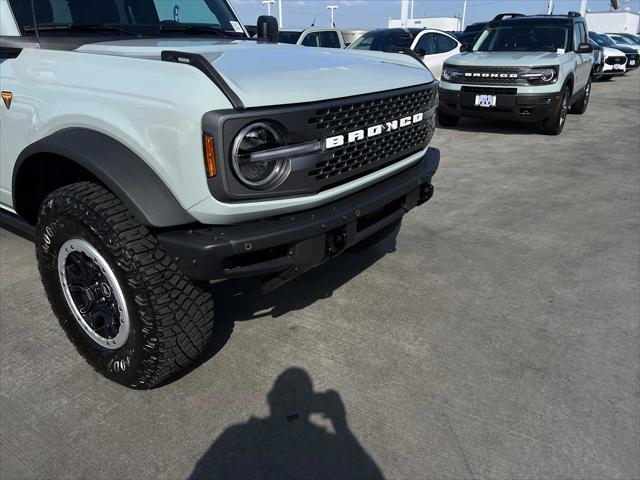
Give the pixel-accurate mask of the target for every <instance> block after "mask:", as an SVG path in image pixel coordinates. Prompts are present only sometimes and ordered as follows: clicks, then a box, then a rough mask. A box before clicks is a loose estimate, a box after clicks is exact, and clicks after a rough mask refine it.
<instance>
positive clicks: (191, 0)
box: [9, 0, 245, 37]
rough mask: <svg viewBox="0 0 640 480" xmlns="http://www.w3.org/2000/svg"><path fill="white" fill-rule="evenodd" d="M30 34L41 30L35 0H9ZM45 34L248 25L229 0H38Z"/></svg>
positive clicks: (208, 30)
mask: <svg viewBox="0 0 640 480" xmlns="http://www.w3.org/2000/svg"><path fill="white" fill-rule="evenodd" d="M9 1H10V3H11V7H12V10H13V13H14V15H15V17H16V21H17V22H18V25H19V27H20V30H21V31H22V33H23V34H24V35H33V34H34V33H35V27H34V21H33V19H34V16H33V11H32V9H31V0H9ZM34 4H35V11H36V19H37V25H38V30H39V33H40V35H41V36H50V35H59V34H61V33H66V34H68V33H69V32H71V33H77V34H82V35H105V34H116V35H117V34H120V35H122V34H125V35H136V36H138V35H144V36H150V35H151V36H156V35H159V34H172V33H173V34H181V35H185V34H186V35H192V34H193V35H198V34H215V33H219V34H221V35H225V36H242V37H244V36H245V34H244V31H243V30H242V27H241V25H240V23H239V21H238V19H237V17H236V15H235V13H234V12H233V10H232V9H231V7H230V6H229V4H228V3H227V1H226V0H34Z"/></svg>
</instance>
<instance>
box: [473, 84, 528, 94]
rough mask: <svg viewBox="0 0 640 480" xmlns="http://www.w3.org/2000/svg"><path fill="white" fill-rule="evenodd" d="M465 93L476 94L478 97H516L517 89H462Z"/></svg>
mask: <svg viewBox="0 0 640 480" xmlns="http://www.w3.org/2000/svg"><path fill="white" fill-rule="evenodd" d="M462 91H463V92H465V93H475V94H478V95H516V94H517V93H518V89H517V88H495V87H466V86H465V87H462Z"/></svg>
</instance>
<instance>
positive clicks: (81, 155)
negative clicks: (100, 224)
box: [12, 128, 195, 227]
mask: <svg viewBox="0 0 640 480" xmlns="http://www.w3.org/2000/svg"><path fill="white" fill-rule="evenodd" d="M39 154H49V155H51V154H53V155H58V156H61V157H65V158H67V159H68V160H70V161H72V162H74V163H76V164H78V165H80V166H81V167H83V168H84V169H85V170H87V171H88V172H89V173H91V174H92V175H93V176H94V177H95V178H96V179H98V180H99V181H100V182H102V183H103V184H104V186H105V187H107V188H108V189H109V190H111V192H112V193H113V194H114V195H116V196H117V197H118V198H119V199H120V200H121V201H122V202H123V203H124V204H125V205H126V206H127V207H128V208H129V210H130V211H131V213H133V215H134V216H135V217H136V219H137V220H138V221H139V222H140V223H142V224H144V225H147V226H153V227H171V226H178V225H185V224H189V223H194V222H195V219H194V218H193V217H192V216H191V215H189V214H188V213H187V212H186V211H185V209H184V208H183V207H182V206H181V205H180V203H179V202H178V201H177V200H176V198H175V197H174V195H173V194H172V193H171V191H170V190H169V188H168V187H167V186H166V185H165V184H164V182H163V181H162V180H161V179H160V177H158V175H157V174H156V173H155V172H154V171H153V170H152V169H151V167H149V165H147V164H146V163H145V161H144V160H142V159H141V158H140V157H139V156H138V155H137V154H136V153H134V152H133V151H132V150H131V149H129V148H128V147H127V146H125V145H123V144H122V143H120V142H119V141H117V140H115V139H114V138H112V137H110V136H108V135H105V134H103V133H100V132H97V131H95V130H90V129H86V128H66V129H63V130H60V131H58V132H56V133H53V134H51V135H49V136H47V137H44V138H42V139H40V140H38V141H36V142H34V143H32V144H31V145H29V146H28V147H27V148H25V149H24V150H23V151H22V152H21V153H20V155H19V156H18V159H17V161H16V164H15V166H14V169H13V177H12V187H13V188H12V189H13V201H14V208H16V210H19V208H20V206H19V205H17V204H16V192H17V190H16V186H17V183H18V181H19V177H20V172H21V169H22V167H23V166H24V165H25V162H28V160H29V159H30V158H33V156H34V155H39Z"/></svg>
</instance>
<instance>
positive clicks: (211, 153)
mask: <svg viewBox="0 0 640 480" xmlns="http://www.w3.org/2000/svg"><path fill="white" fill-rule="evenodd" d="M202 142H203V144H204V145H203V146H204V166H205V168H206V170H207V177H209V178H213V177H215V176H216V153H215V148H214V145H213V137H212V136H211V135H209V134H208V133H205V134H204V135H203V136H202Z"/></svg>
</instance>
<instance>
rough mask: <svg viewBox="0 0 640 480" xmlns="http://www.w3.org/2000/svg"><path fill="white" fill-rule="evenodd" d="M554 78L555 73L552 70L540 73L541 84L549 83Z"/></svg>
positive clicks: (548, 69) (547, 69)
mask: <svg viewBox="0 0 640 480" xmlns="http://www.w3.org/2000/svg"><path fill="white" fill-rule="evenodd" d="M555 76H556V71H555V70H554V69H553V68H545V69H544V70H542V72H540V79H541V80H542V81H543V82H550V81H551V80H553V79H554V78H555Z"/></svg>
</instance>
